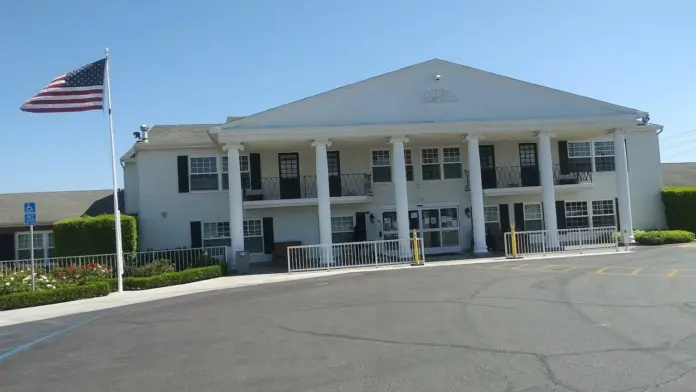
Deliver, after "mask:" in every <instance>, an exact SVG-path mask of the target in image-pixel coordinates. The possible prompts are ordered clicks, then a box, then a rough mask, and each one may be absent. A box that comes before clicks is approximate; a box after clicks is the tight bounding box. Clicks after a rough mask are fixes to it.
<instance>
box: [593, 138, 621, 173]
mask: <svg viewBox="0 0 696 392" xmlns="http://www.w3.org/2000/svg"><path fill="white" fill-rule="evenodd" d="M606 142H611V146H612V150H613V151H612V152H613V154H610V155H609V154H607V155H597V143H606ZM609 157H611V158H612V163H613V168H612V170H597V158H609ZM592 169H593V170H594V172H595V173H614V172H616V143H614V141H613V140H609V139H602V140H594V141H592Z"/></svg>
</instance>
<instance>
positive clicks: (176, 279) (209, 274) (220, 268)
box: [123, 263, 227, 290]
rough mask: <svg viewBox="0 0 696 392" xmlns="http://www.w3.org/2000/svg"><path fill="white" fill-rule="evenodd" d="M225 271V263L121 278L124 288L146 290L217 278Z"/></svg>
mask: <svg viewBox="0 0 696 392" xmlns="http://www.w3.org/2000/svg"><path fill="white" fill-rule="evenodd" d="M226 272H227V264H226V263H222V264H221V265H214V266H211V267H202V268H190V269H187V270H184V271H179V272H166V273H164V274H160V275H155V276H149V277H143V278H140V277H138V278H136V277H126V278H123V289H124V290H147V289H154V288H157V287H165V286H174V285H177V284H184V283H191V282H196V281H199V280H206V279H213V278H219V277H221V276H223V275H225V273H226Z"/></svg>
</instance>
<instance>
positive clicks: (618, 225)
mask: <svg viewBox="0 0 696 392" xmlns="http://www.w3.org/2000/svg"><path fill="white" fill-rule="evenodd" d="M614 211H615V212H616V229H617V230H619V231H621V217H620V216H619V198H618V197H617V198H616V199H614Z"/></svg>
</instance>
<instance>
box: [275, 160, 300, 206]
mask: <svg viewBox="0 0 696 392" xmlns="http://www.w3.org/2000/svg"><path fill="white" fill-rule="evenodd" d="M278 173H279V174H280V198H281V199H300V198H302V185H301V183H300V156H299V154H298V153H296V152H290V153H279V154H278Z"/></svg>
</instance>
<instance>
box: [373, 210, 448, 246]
mask: <svg viewBox="0 0 696 392" xmlns="http://www.w3.org/2000/svg"><path fill="white" fill-rule="evenodd" d="M408 217H409V219H408V221H409V230H410V231H411V234H410V235H409V236H410V237H412V235H413V234H412V233H413V230H416V232H417V233H418V235H419V237H420V238H422V239H423V248H424V251H425V253H426V254H442V253H457V252H460V251H461V247H460V246H459V209H458V208H457V207H420V208H418V209H414V210H410V211H409V212H408ZM382 218H383V223H384V224H383V227H384V239H395V238H397V237H398V235H397V231H396V225H395V218H396V212H395V211H385V212H383V213H382Z"/></svg>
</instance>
